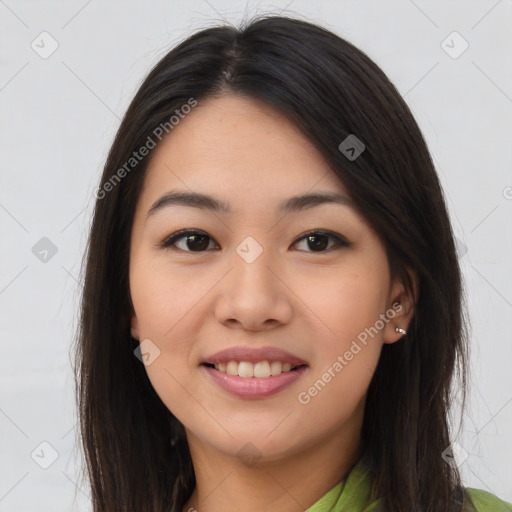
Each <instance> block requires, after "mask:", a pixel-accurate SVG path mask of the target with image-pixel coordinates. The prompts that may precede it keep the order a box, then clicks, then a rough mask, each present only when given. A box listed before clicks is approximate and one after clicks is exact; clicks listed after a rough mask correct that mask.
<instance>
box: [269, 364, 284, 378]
mask: <svg viewBox="0 0 512 512" xmlns="http://www.w3.org/2000/svg"><path fill="white" fill-rule="evenodd" d="M282 371H283V365H282V364H281V361H273V362H272V364H271V365H270V375H279V374H280V373H281V372H282Z"/></svg>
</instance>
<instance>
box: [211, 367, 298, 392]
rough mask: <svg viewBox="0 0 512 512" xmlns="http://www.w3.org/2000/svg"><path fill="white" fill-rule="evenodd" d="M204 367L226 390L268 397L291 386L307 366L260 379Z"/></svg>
mask: <svg viewBox="0 0 512 512" xmlns="http://www.w3.org/2000/svg"><path fill="white" fill-rule="evenodd" d="M201 368H203V369H204V370H205V371H206V372H207V373H208V374H209V375H210V376H211V378H212V379H213V380H214V381H215V382H216V383H217V384H218V385H219V386H220V387H221V388H222V389H224V390H225V391H227V392H228V393H231V394H232V395H235V396H238V397H241V398H266V397H268V396H272V395H275V394H276V393H278V392H279V391H282V390H283V389H285V388H287V387H288V386H291V385H292V384H293V383H294V382H296V381H297V379H300V378H301V377H302V375H303V374H304V372H305V371H306V370H307V368H308V367H307V366H300V367H299V368H297V370H293V371H289V372H283V373H280V374H279V375H274V376H272V377H265V378H262V379H259V378H257V377H239V376H238V375H228V374H227V373H224V372H221V371H219V370H216V369H215V368H211V367H210V366H204V365H202V366H201Z"/></svg>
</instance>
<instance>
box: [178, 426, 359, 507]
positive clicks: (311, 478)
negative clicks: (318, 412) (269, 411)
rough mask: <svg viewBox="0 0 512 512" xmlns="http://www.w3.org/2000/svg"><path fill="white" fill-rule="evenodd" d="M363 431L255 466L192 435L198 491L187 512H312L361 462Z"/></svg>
mask: <svg viewBox="0 0 512 512" xmlns="http://www.w3.org/2000/svg"><path fill="white" fill-rule="evenodd" d="M360 427H361V425H360V424H359V425H355V426H354V427H353V428H352V429H351V431H349V432H344V433H343V435H340V434H337V435H336V436H333V437H331V438H328V439H323V440H322V441H321V442H319V443H317V444H315V445H312V446H311V447H309V448H308V449H306V450H303V451H301V452H300V453H297V454H295V455H293V456H291V457H287V458H282V459H279V460H273V461H266V460H263V459H260V460H259V461H258V463H257V464H254V465H252V466H249V465H245V464H244V463H243V462H242V461H241V460H240V459H239V458H238V457H237V456H236V455H234V456H233V455H226V454H224V453H221V452H219V451H218V450H216V449H215V448H213V447H212V446H211V445H206V444H205V443H202V442H201V441H200V440H199V439H198V438H196V437H195V436H194V435H193V434H191V433H190V432H189V431H187V438H188V441H189V447H190V452H191V456H192V460H193V463H194V469H195V476H196V487H195V489H194V491H193V493H192V495H191V496H190V498H189V500H188V501H187V503H186V504H185V506H184V507H183V509H182V512H194V511H197V512H218V511H219V510H222V511H223V512H235V511H236V512H239V511H240V510H243V511H244V512H261V510H279V511H280V512H298V511H304V510H307V509H308V508H309V507H311V506H312V505H313V504H314V503H315V502H317V501H318V500H319V499H320V498H321V497H322V496H323V495H324V494H325V493H326V492H328V491H329V490H330V489H332V488H333V487H334V486H335V485H336V484H337V483H338V482H340V481H341V480H342V479H344V478H345V477H346V475H347V474H348V472H349V471H350V469H351V468H352V466H353V465H354V464H355V463H356V462H357V459H358V457H359V455H360V453H361V441H360ZM333 454H336V456H333ZM305 483H307V484H306V485H305Z"/></svg>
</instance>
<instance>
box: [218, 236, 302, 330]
mask: <svg viewBox="0 0 512 512" xmlns="http://www.w3.org/2000/svg"><path fill="white" fill-rule="evenodd" d="M275 253H276V254H274V252H273V251H272V250H271V249H268V250H267V249H265V248H264V247H263V245H262V244H260V243H259V242H258V241H257V240H256V239H255V238H254V237H252V236H248V237H246V238H245V239H244V240H243V241H242V242H241V243H240V244H239V245H238V246H237V247H236V249H235V252H234V253H233V259H232V269H231V271H230V272H229V275H228V276H226V277H227V279H226V280H225V281H224V284H223V285H222V288H221V290H220V298H219V301H218V303H217V307H216V315H217V319H218V320H219V321H221V322H233V321H238V322H239V323H240V324H242V325H243V326H245V327H246V328H250V329H258V328H262V326H264V325H265V326H266V325H267V324H268V321H269V320H274V321H278V322H279V323H282V322H287V321H288V320H289V318H290V316H291V313H292V306H291V302H290V297H289V295H288V293H287V287H286V286H284V285H283V283H282V282H281V280H280V279H278V277H276V275H278V274H279V270H278V269H279V267H280V265H279V262H278V260H277V251H275Z"/></svg>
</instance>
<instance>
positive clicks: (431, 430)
mask: <svg viewBox="0 0 512 512" xmlns="http://www.w3.org/2000/svg"><path fill="white" fill-rule="evenodd" d="M225 93H228V94H229V93H236V94H243V95H245V96H247V97H253V98H257V99H259V100H262V101H264V102H266V103H267V104H269V105H270V106H272V107H274V108H275V109H276V110H277V111H279V112H281V113H282V114H284V115H285V116H287V118H288V119H289V120H290V121H291V122H293V123H294V124H295V125H296V126H297V127H299V128H300V130H302V132H303V133H304V134H305V135H306V136H307V137H308V139H309V140H310V141H311V142H312V143H313V144H314V145H315V147H316V148H317V149H318V151H319V152H320V153H321V154H322V155H323V157H324V158H325V159H326V161H327V162H328V163H329V165H330V166H331V167H332V169H333V171H334V172H335V173H336V174H337V175H338V177H339V178H340V180H341V181H342V183H343V184H344V186H345V187H346V189H347V190H348V192H349V194H350V195H351V197H352V199H353V200H354V201H355V203H356V204H357V205H358V208H359V210H360V212H361V213H362V215H364V217H365V218H366V220H367V221H368V222H369V223H370V225H371V226H372V227H373V228H374V229H375V230H376V232H377V233H378V234H379V235H380V237H381V239H382V240H383V242H384V244H385V247H386V251H387V255H388V258H389V263H390V268H391V273H392V277H395V276H398V277H401V278H402V279H403V280H404V282H405V283H406V284H407V286H408V287H409V291H410V292H411V293H412V287H411V282H410V281H409V280H408V274H407V272H405V268H406V267H409V268H411V269H413V270H414V271H415V272H416V273H417V275H418V278H419V288H420V294H419V299H418V301H417V303H416V304H415V314H414V316H413V319H412V321H411V324H410V325H409V329H408V332H407V335H405V336H404V337H403V338H402V339H401V340H400V341H398V342H396V343H394V344H386V345H384V347H383V350H382V353H381V357H380V360H379V363H378V366H377V369H376V371H375V374H374V376H373V380H372V382H371V384H370V387H369V389H368V395H367V400H366V406H365V415H364V422H363V427H362V438H363V442H364V446H365V448H366V452H367V453H368V454H369V456H370V459H371V466H372V474H373V482H374V484H373V486H374V487H373V491H374V494H375V496H379V497H382V498H383V500H384V504H385V505H386V508H387V509H388V510H390V511H391V510H393V511H396V512H416V511H417V512H420V511H421V512H454V511H456V510H460V504H457V500H456V499H455V498H460V495H461V484H460V477H459V474H458V471H457V469H456V467H453V465H450V464H447V463H446V462H445V461H444V460H443V458H442V456H441V454H442V452H443V451H444V450H445V449H446V448H447V447H448V446H449V444H450V435H449V424H448V416H447V415H448V412H449V409H450V405H451V397H452V394H451V386H452V381H453V380H454V377H455V376H458V377H459V384H460V389H461V390H462V395H461V396H462V397H463V400H462V407H463V404H464V399H465V393H466V366H467V363H466V360H467V332H466V320H465V316H466V313H465V308H464V307H463V298H464V297H463V293H462V285H461V273H460V268H459V264H458V259H457V254H456V249H455V244H454V236H453V232H452V229H451V225H450V221H449V216H448V213H447V208H446V204H445V200H444V196H443V192H442V189H441V186H440V183H439V179H438V176H437V174H436V171H435V169H434V165H433V162H432V159H431V157H430V154H429V152H428V149H427V146H426V143H425V141H424V138H423V136H422V134H421V132H420V129H419V128H418V125H417V124H416V122H415V120H414V118H413V116H412V114H411V112H410V110H409V108H408V107H407V105H406V103H405V102H404V100H403V99H402V98H401V96H400V94H399V93H398V92H397V90H396V88H395V87H394V86H393V84H392V83H391V82H390V81H389V79H388V78H387V76H386V75H385V74H384V72H383V71H382V70H381V69H380V68H379V67H378V66H377V65H376V64H375V63H374V62H373V61H372V60H371V59H370V58H369V57H368V56H367V55H366V54H364V53H363V52H362V51H360V50H359V49H357V48H356V47H354V46H353V45H352V44H350V43H349V42H347V41H346V40H344V39H342V38H340V37H338V36H337V35H335V34H333V33H332V32H330V31H328V30H326V29H324V28H322V27H320V26H318V25H315V24H312V23H308V22H306V21H302V20H298V19H292V18H289V17H284V16H262V17H258V18H256V19H253V20H252V21H250V22H247V23H245V24H243V25H241V26H240V27H239V28H236V27H233V26H229V25H226V26H218V27H213V28H208V29H204V30H201V31H199V32H197V33H194V34H193V35H191V36H190V37H189V38H187V39H186V40H184V41H183V42H182V43H180V44H179V45H178V46H176V47H175V48H174V49H172V50H171V51H170V52H169V53H167V54H166V55H165V56H164V57H163V58H162V59H161V60H160V61H159V62H158V63H157V64H156V66H155V67H154V68H153V69H152V70H151V71H150V73H149V74H148V76H147V77H146V79H145V80H144V82H143V83H142V85H141V86H140V88H139V90H138V92H137V93H136V95H135V97H134V99H133V101H132V102H131V104H130V106H129V108H128V110H127V112H126V115H125V116H124V118H123V120H122V122H121V125H120V127H119V130H118V132H117V134H116V137H115V140H114V142H113V144H112V147H111V149H110V152H109V154H108V158H107V161H106V164H105V167H104V171H103V175H102V178H101V184H100V188H99V189H98V193H97V194H96V195H97V201H96V206H95V211H94V218H93V222H92V228H91V231H90V236H89V240H88V248H87V254H86V258H85V260H84V263H85V266H84V268H83V272H84V275H83V279H84V289H83V297H82V304H81V311H80V313H81V317H80V326H79V330H78V333H77V344H76V369H75V371H76V375H77V400H78V404H79V415H80V431H81V436H82V443H83V448H84V453H85V462H86V468H87V472H88V477H89V480H90V485H91V490H92V500H93V506H94V511H95V512H100V511H102V512H103V511H109V512H113V511H116V512H119V511H130V512H132V511H137V512H146V511H148V512H149V511H152V512H157V511H162V512H163V511H174V512H181V508H182V507H183V505H184V504H185V502H186V501H187V499H188V497H189V496H190V494H191V493H192V491H193V488H194V485H195V477H194V471H193V466H192V461H191V458H190V453H189V450H188V446H187V442H186V437H185V436H184V429H183V425H182V424H181V423H180V422H179V421H178V420H177V419H176V418H175V417H174V416H173V414H172V413H171V412H170V411H169V410H168V409H167V407H166V406H165V405H164V404H163V403H162V401H161V400H160V398H159V397H158V395H157V394H156V392H155V390H154V389H153V387H152V386H151V384H150V382H149V379H148V377H147V374H146V371H145V368H144V366H143V364H141V362H140V360H139V359H138V358H137V357H135V356H134V349H135V348H136V347H137V346H138V342H137V341H136V340H134V339H133V338H132V337H131V335H130V314H131V311H132V305H131V299H130V292H129V283H128V269H129V244H130V234H131V228H132V222H133V217H134V212H135V206H136V203H137V199H138V197H139V194H140V191H141V186H142V184H143V181H144V176H145V170H146V168H147V164H148V160H149V157H148V158H144V159H142V160H141V161H140V162H139V163H138V164H137V165H136V166H134V167H133V168H131V169H129V171H128V170H127V169H126V162H127V161H128V160H129V159H130V157H131V155H132V154H133V152H134V151H136V150H137V149H138V148H140V147H141V146H143V145H144V144H146V143H147V140H148V137H151V136H152V138H153V139H154V138H155V136H154V130H155V129H156V128H157V127H158V126H161V125H162V124H163V123H166V122H167V123H168V121H169V119H170V117H171V116H172V115H173V114H174V113H175V110H176V109H179V108H180V107H181V106H182V105H183V104H185V103H187V102H188V101H189V100H190V98H194V99H195V100H196V101H198V102H200V101H201V100H202V99H205V98H207V97H209V96H212V95H216V94H225ZM177 129H179V128H177ZM152 134H153V135H152ZM350 134H355V135H356V136H357V138H358V139H359V140H361V141H362V142H363V143H364V144H365V146H366V147H365V150H364V152H363V153H362V154H361V155H360V156H359V157H358V158H357V159H355V160H353V161H349V160H348V159H347V158H346V156H345V155H344V154H342V152H341V151H340V149H339V148H338V146H339V145H340V142H341V141H343V140H344V139H345V138H346V137H347V136H348V135H350ZM123 166H125V172H124V173H123V172H119V170H120V169H121V168H123ZM120 176H121V177H120ZM114 178H115V179H114Z"/></svg>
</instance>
